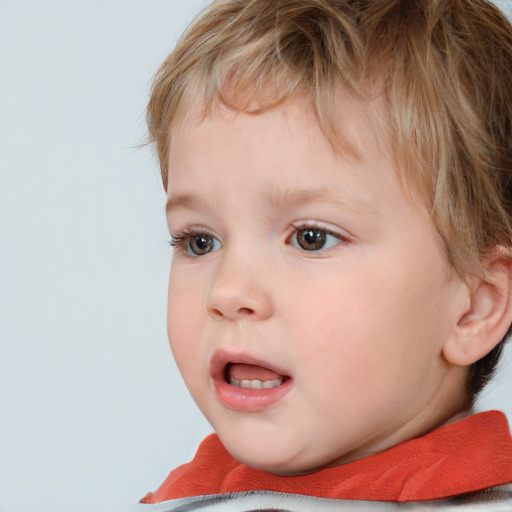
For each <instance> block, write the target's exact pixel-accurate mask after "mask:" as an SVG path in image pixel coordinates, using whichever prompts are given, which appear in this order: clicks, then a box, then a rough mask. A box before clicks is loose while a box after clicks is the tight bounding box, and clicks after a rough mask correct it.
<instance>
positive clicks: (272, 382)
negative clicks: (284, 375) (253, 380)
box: [261, 379, 282, 389]
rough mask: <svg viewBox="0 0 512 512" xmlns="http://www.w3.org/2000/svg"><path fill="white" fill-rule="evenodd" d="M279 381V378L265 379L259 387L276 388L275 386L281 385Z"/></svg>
mask: <svg viewBox="0 0 512 512" xmlns="http://www.w3.org/2000/svg"><path fill="white" fill-rule="evenodd" d="M281 382H282V381H281V379H274V380H267V381H265V382H262V383H261V387H262V388H263V389H271V388H277V386H280V385H281Z"/></svg>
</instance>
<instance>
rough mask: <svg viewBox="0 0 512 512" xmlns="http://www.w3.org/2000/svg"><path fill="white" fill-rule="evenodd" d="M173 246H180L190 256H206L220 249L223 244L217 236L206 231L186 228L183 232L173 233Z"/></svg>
mask: <svg viewBox="0 0 512 512" xmlns="http://www.w3.org/2000/svg"><path fill="white" fill-rule="evenodd" d="M171 246H172V247H176V248H180V249H181V250H182V251H183V252H185V253H186V254H189V255H190V256H204V255H205V254H208V253H210V252H213V251H218V250H219V249H220V248H221V246H222V244H221V243H220V241H219V240H218V239H217V238H216V237H215V236H213V235H212V234H211V233H208V232H206V231H205V232H203V231H201V232H199V231H197V232H195V231H192V230H184V231H183V232H182V233H178V234H176V235H172V237H171Z"/></svg>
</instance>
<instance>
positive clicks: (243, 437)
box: [168, 100, 463, 474]
mask: <svg viewBox="0 0 512 512" xmlns="http://www.w3.org/2000/svg"><path fill="white" fill-rule="evenodd" d="M341 106H342V109H341V111H342V112H343V117H342V120H341V122H342V127H343V130H344V132H345V133H346V134H347V135H348V136H349V137H350V139H351V140H352V142H353V143H354V144H355V145H356V146H357V147H358V149H359V150H360V152H361V155H362V159H361V161H354V160H349V159H347V158H343V157H341V156H339V155H336V154H335V153H334V152H333V151H332V149H331V147H330V146H329V144H328V142H327V140H326V139H325V137H324V136H323V135H322V133H321V131H320V128H319V127H318V125H317V123H316V121H315V119H314V116H313V115H312V114H311V113H310V112H309V110H308V109H307V108H306V106H305V105H304V104H301V103H296V104H293V105H288V106H285V107H280V108H279V109H277V110H274V111H270V112H266V113H263V114H259V115H246V114H234V113H232V112H227V111H221V110H218V111H216V112H214V113H213V114H212V115H210V116H208V117H207V118H206V119H204V120H203V121H196V120H194V119H192V118H190V119H189V120H188V121H187V122H185V124H184V126H183V127H182V129H181V130H180V131H179V132H178V133H176V134H175V135H174V136H173V139H172V145H171V146H172V147H171V152H170V161H169V168H170V170H171V176H170V180H169V184H168V195H169V203H168V207H169V208H168V210H169V212H168V219H169V226H170V230H171V234H172V235H173V236H174V237H175V238H176V240H175V242H178V241H179V247H178V249H177V251H176V253H175V255H174V258H173V262H172V270H171V277H170V287H169V317H168V331H169V338H170V341H171V346H172V349H173V352H174V356H175V357H176V360H177V363H178V365H179V368H180V370H181V372H182V374H183V377H184V379H185V381H186V384H187V386H188V388H189V390H190V392H191V394H192V396H193V397H194V399H195V400H196V402H197V404H198V405H199V407H200V408H201V410H202V412H203V413H204V414H205V415H206V417H207V418H208V420H209V421H210V422H211V424H212V425H213V427H214V429H215V430H216V432H217V433H218V434H219V436H220V438H221V440H222V442H223V443H224V444H225V446H226V447H227V448H228V450H229V451H230V452H231V453H232V455H234V456H235V457H236V458H237V459H238V460H239V461H241V462H243V463H245V464H248V465H251V466H253V467H258V468H261V469H265V470H267V471H270V472H274V473H278V474H294V473H300V472H309V471H313V470H315V469H318V468H322V467H325V466H329V465H335V464H340V463H343V462H347V461H350V460H353V459H357V458H360V457H363V456H366V455H368V454H370V453H374V452H376V451H380V450H383V449H385V448H387V447H390V446H393V445H395V444H397V443H399V442H401V441H403V440H406V439H409V438H412V437H415V436H417V435H420V434H422V433H424V432H425V431H427V430H429V429H431V428H433V427H434V426H436V425H438V424H439V423H440V422H442V421H444V420H446V419H447V417H448V416H449V415H450V414H453V412H454V411H455V410H456V409H457V408H458V407H460V399H461V398H462V389H463V388H462V381H463V372H462V370H461V369H458V368H455V367H451V366H449V365H448V364H447V363H446V362H445V360H444V359H443V356H442V349H443V344H444V342H445V341H446V340H447V339H448V338H449V337H450V336H451V335H452V332H453V329H454V325H456V324H457V321H458V319H459V318H458V314H459V313H458V312H459V310H460V306H461V304H460V302H461V301H460V300H459V295H460V293H459V290H460V289H461V287H462V286H463V285H462V283H461V282H460V280H458V279H457V278H455V277H453V278H450V276H451V270H450V267H449V265H448V263H447V261H446V258H445V256H444V254H443V250H442V249H441V245H440V242H439V240H438V235H437V233H436V230H435V228H434V226H433V224H432V222H431V220H430V219H429V216H428V214H427V212H426V211H425V209H424V207H423V205H422V202H421V201H418V202H417V203H415V204H413V202H411V200H408V199H407V197H406V196H405V195H404V193H403V190H402V188H401V187H400V184H399V181H398V179H397V177H396V175H395V172H394V169H393V164H392V161H391V157H390V154H389V152H388V151H387V150H386V149H385V148H384V147H383V145H382V144H381V143H379V140H380V139H382V138H383V137H377V132H376V131H377V128H376V125H377V123H373V121H372V110H371V108H370V107H367V108H365V107H363V106H361V105H359V104H358V103H357V102H354V101H352V102H351V101H349V100H346V101H344V102H342V104H341ZM241 381H246V382H241ZM247 381H253V382H247ZM258 381H262V382H263V384H260V383H259V382H258ZM237 383H238V384H241V387H240V386H239V385H237ZM247 386H248V387H247ZM261 386H263V388H262V389H252V388H258V387H261Z"/></svg>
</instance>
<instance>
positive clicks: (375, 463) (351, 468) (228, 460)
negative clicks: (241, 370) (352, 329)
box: [142, 411, 512, 503]
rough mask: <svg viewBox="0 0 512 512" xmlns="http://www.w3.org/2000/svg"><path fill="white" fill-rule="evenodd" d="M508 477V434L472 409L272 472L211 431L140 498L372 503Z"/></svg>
mask: <svg viewBox="0 0 512 512" xmlns="http://www.w3.org/2000/svg"><path fill="white" fill-rule="evenodd" d="M508 483H512V438H511V437H510V432H509V428H508V423H507V419H506V417H505V415H504V414H503V413H501V412H499V411H489V412H483V413H479V414H475V415H474V416H471V417H469V418H467V419H465V420H462V421H459V422H456V423H452V424H450V425H447V426H444V427H441V428H439V429H437V430H434V431H433V432H430V433H428V434H426V435H424V436H422V437H418V438H416V439H412V440H410V441H407V442H405V443H402V444H399V445H397V446H395V447H393V448H390V449H389V450H386V451H384V452H382V453H378V454H376V455H371V456H369V457H365V458H364V459H360V460H357V461H354V462H351V463H349V464H344V465H342V466H337V467H333V468H328V469H323V470H321V471H317V472H316V473H311V474H309V475H301V476H291V477H290V476H289V477H286V476H284V477H283V476H276V475H272V474H270V473H266V472H265V471H260V470H258V469H253V468H250V467H248V466H245V465H243V464H240V463H239V462H237V461H236V460H235V459H234V458H233V457H232V456H231V455H229V453H228V452H227V451H226V449H225V448H224V446H223V445H222V444H221V442H220V440H219V438H218V437H217V436H216V435H215V434H212V435H210V436H208V437H207V438H206V439H205V440H204V441H203V442H202V443H201V445H200V446H199V449H198V451H197V453H196V455H195V457H194V459H193V460H192V462H190V463H188V464H184V465H183V466H180V467H179V468H177V469H175V470H174V471H172V472H171V474H170V475H169V476H168V477H167V479H166V480H165V482H164V483H163V484H162V485H161V487H160V488H159V489H158V490H157V491H156V492H155V493H149V494H148V495H147V496H146V497H145V498H144V499H143V500H142V501H143V502H144V503H160V502H161V501H166V500H171V499H176V498H184V497H188V496H201V495H207V494H224V493H230V492H244V491H256V490H267V491H276V492H284V493H293V494H303V495H309V496H317V497H321V498H338V499H347V500H373V501H376V500H377V501H418V500H433V499H441V498H447V497H450V496H457V495H460V494H465V493H469V492H474V491H479V490H482V489H486V488H489V487H495V486H498V485H504V484H508Z"/></svg>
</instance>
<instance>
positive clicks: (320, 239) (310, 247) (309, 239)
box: [290, 226, 343, 251]
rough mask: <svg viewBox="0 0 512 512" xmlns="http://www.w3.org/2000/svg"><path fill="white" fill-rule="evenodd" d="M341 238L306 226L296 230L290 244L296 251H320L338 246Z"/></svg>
mask: <svg viewBox="0 0 512 512" xmlns="http://www.w3.org/2000/svg"><path fill="white" fill-rule="evenodd" d="M342 241H343V237H342V236H341V235H339V234H337V233H333V232H331V231H329V230H328V229H325V228H320V227H315V226H306V227H301V228H298V229H296V231H295V232H294V233H293V234H292V237H291V239H290V243H291V245H292V246H293V247H296V248H297V249H302V250H304V251H320V250H326V249H330V248H331V247H334V246H335V245H338V244H340V243H341V242H342Z"/></svg>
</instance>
